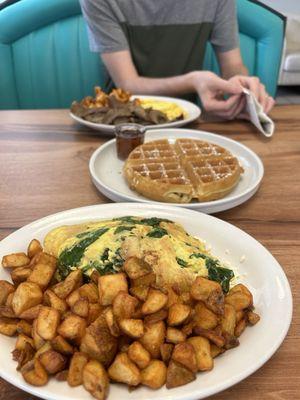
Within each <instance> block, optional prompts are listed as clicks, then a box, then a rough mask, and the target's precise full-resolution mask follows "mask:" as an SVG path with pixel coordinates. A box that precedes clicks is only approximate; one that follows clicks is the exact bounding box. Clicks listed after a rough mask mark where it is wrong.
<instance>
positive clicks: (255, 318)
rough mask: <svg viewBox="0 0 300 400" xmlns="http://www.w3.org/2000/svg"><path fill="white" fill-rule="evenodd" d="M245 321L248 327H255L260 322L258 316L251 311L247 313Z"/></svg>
mask: <svg viewBox="0 0 300 400" xmlns="http://www.w3.org/2000/svg"><path fill="white" fill-rule="evenodd" d="M247 319H248V322H249V324H250V325H255V324H257V322H258V321H259V320H260V316H259V315H258V314H256V313H255V312H253V311H248V312H247Z"/></svg>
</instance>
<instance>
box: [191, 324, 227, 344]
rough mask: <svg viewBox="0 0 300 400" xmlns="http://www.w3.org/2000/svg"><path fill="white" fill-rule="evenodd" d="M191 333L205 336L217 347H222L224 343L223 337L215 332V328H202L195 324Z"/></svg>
mask: <svg viewBox="0 0 300 400" xmlns="http://www.w3.org/2000/svg"><path fill="white" fill-rule="evenodd" d="M193 333H194V334H196V335H199V336H203V337H204V338H207V339H208V340H210V341H211V342H212V343H214V344H215V345H216V346H218V347H223V346H224V345H225V338H224V337H223V336H222V335H221V333H220V332H216V330H211V329H203V328H201V327H200V326H196V327H195V328H194V329H193Z"/></svg>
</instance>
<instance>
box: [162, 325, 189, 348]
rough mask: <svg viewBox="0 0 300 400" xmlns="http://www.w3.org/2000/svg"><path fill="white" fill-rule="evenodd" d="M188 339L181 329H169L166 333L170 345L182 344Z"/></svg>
mask: <svg viewBox="0 0 300 400" xmlns="http://www.w3.org/2000/svg"><path fill="white" fill-rule="evenodd" d="M185 339H186V334H185V333H183V332H182V331H181V330H180V329H176V328H172V327H168V328H167V333H166V340H167V342H168V343H174V344H177V343H181V342H184V341H185Z"/></svg>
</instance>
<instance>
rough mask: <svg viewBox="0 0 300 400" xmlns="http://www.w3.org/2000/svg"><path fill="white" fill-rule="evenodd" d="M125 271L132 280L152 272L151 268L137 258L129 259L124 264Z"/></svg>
mask: <svg viewBox="0 0 300 400" xmlns="http://www.w3.org/2000/svg"><path fill="white" fill-rule="evenodd" d="M124 270H125V272H126V274H127V275H128V276H129V278H130V279H137V278H141V277H142V276H145V275H147V274H149V273H150V272H151V267H150V266H149V265H148V264H146V263H145V262H143V260H140V259H138V258H136V257H130V258H128V259H127V260H126V261H125V263H124Z"/></svg>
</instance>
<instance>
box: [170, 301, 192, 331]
mask: <svg viewBox="0 0 300 400" xmlns="http://www.w3.org/2000/svg"><path fill="white" fill-rule="evenodd" d="M190 314H191V307H190V306H188V305H186V304H179V303H175V304H173V305H171V306H170V308H169V315H168V325H169V326H177V325H181V324H184V323H185V322H186V320H187V319H188V318H189V316H190Z"/></svg>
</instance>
